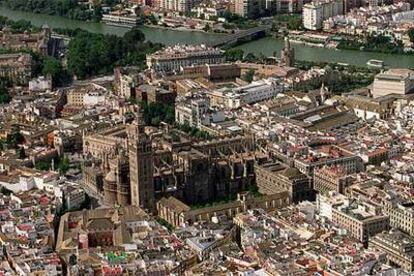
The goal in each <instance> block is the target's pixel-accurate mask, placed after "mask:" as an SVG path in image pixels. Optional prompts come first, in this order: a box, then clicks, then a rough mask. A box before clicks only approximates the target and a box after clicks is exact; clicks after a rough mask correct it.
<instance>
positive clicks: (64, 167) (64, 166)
mask: <svg viewBox="0 0 414 276" xmlns="http://www.w3.org/2000/svg"><path fill="white" fill-rule="evenodd" d="M69 167H70V161H69V158H68V157H67V156H66V155H65V156H64V157H63V159H61V160H60V162H59V165H58V170H59V173H60V174H65V173H66V172H67V171H68V170H69Z"/></svg>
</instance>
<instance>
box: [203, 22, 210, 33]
mask: <svg viewBox="0 0 414 276" xmlns="http://www.w3.org/2000/svg"><path fill="white" fill-rule="evenodd" d="M210 30H211V27H210V24H208V23H207V24H206V25H205V26H204V28H203V31H205V32H208V31H210Z"/></svg>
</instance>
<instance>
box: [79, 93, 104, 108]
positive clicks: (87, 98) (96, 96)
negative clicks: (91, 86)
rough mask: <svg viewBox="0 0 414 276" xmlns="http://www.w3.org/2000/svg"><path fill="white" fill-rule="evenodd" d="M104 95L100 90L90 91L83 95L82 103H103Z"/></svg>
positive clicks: (91, 104) (88, 104) (86, 104)
mask: <svg viewBox="0 0 414 276" xmlns="http://www.w3.org/2000/svg"><path fill="white" fill-rule="evenodd" d="M105 100H106V96H105V94H103V93H102V92H101V91H90V92H88V93H86V94H85V95H84V96H83V105H85V106H94V105H98V104H103V103H105Z"/></svg>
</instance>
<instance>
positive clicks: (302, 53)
mask: <svg viewBox="0 0 414 276" xmlns="http://www.w3.org/2000/svg"><path fill="white" fill-rule="evenodd" d="M0 15H2V16H6V17H8V18H10V19H12V20H20V19H25V20H28V21H30V22H32V24H33V25H35V26H38V27H41V26H42V25H44V24H48V25H49V26H50V27H51V28H62V29H65V28H69V29H76V28H80V29H83V30H87V31H89V32H93V33H102V34H112V35H117V36H123V35H124V34H125V33H126V32H127V31H128V30H129V29H127V28H122V27H116V26H109V25H106V24H103V23H94V22H84V21H78V20H70V19H67V18H62V17H58V16H46V15H39V14H32V13H26V12H18V11H13V10H10V9H7V8H4V7H0ZM139 29H140V30H141V31H142V32H143V33H144V34H145V37H146V38H147V40H149V41H152V42H155V43H162V44H164V45H174V44H177V43H180V44H201V43H207V42H211V41H215V40H216V39H219V38H220V37H221V36H222V35H221V34H215V33H205V32H187V31H178V30H166V29H162V28H152V27H146V26H139ZM283 44H284V42H283V39H280V38H274V37H265V38H262V39H260V40H256V41H251V42H248V43H245V44H243V45H239V46H237V47H236V48H240V49H242V50H244V52H245V53H253V54H255V55H256V56H258V55H260V54H264V55H266V56H272V55H273V53H274V52H276V54H277V55H278V56H279V55H280V51H281V49H282V48H283ZM293 47H294V49H295V56H296V59H298V60H305V61H316V62H334V63H346V64H350V65H358V66H366V63H367V62H368V60H370V59H379V60H383V61H384V62H385V64H386V65H387V66H389V67H402V68H410V67H413V66H414V55H388V54H379V53H373V52H361V51H352V50H339V51H338V50H333V49H328V48H317V47H309V46H305V45H296V44H294V45H293Z"/></svg>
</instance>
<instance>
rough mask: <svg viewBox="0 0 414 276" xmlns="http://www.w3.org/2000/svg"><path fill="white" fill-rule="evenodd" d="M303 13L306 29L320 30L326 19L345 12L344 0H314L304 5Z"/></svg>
mask: <svg viewBox="0 0 414 276" xmlns="http://www.w3.org/2000/svg"><path fill="white" fill-rule="evenodd" d="M302 13H303V26H304V27H305V29H308V30H320V29H322V25H323V21H324V20H326V19H328V18H330V17H333V16H337V15H342V14H343V13H344V8H343V0H325V1H314V2H312V3H308V4H306V5H304V6H303V12H302Z"/></svg>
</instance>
